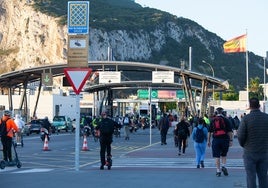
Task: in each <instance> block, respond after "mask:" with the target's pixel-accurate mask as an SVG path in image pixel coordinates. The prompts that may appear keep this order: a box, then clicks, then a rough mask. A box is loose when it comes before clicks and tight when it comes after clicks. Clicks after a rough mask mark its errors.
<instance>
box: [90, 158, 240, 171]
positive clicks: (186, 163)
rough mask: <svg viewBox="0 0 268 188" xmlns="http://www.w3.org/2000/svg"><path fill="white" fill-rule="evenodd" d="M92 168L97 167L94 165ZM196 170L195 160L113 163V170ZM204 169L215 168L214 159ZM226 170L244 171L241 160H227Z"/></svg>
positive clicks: (158, 159) (123, 161)
mask: <svg viewBox="0 0 268 188" xmlns="http://www.w3.org/2000/svg"><path fill="white" fill-rule="evenodd" d="M93 167H98V164H94V165H93ZM123 167H128V168H196V163H195V158H165V159H164V158H127V157H126V158H125V157H122V158H118V159H114V161H113V168H123ZM205 168H215V161H214V159H206V160H205ZM227 168H230V169H244V165H243V161H242V160H241V159H229V160H228V162H227Z"/></svg>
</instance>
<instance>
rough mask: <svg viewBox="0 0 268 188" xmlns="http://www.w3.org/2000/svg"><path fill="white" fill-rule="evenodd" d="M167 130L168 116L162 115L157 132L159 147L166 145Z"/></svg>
mask: <svg viewBox="0 0 268 188" xmlns="http://www.w3.org/2000/svg"><path fill="white" fill-rule="evenodd" d="M168 129H169V116H168V115H167V114H164V115H163V117H162V118H161V119H160V122H159V130H160V135H161V145H167V133H168Z"/></svg>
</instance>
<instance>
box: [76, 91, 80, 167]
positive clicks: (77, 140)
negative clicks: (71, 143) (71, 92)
mask: <svg viewBox="0 0 268 188" xmlns="http://www.w3.org/2000/svg"><path fill="white" fill-rule="evenodd" d="M79 138H80V96H79V95H76V116H75V170H76V171H79V152H80V150H79V146H80V143H79Z"/></svg>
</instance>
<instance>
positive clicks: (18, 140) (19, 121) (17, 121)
mask: <svg viewBox="0 0 268 188" xmlns="http://www.w3.org/2000/svg"><path fill="white" fill-rule="evenodd" d="M14 122H15V124H16V125H17V127H18V129H19V131H18V132H16V143H17V144H22V143H21V142H22V140H21V134H22V129H23V127H24V126H25V122H24V121H22V119H21V116H20V115H19V114H16V115H15V119H14Z"/></svg>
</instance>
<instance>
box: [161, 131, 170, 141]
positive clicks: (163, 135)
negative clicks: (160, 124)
mask: <svg viewBox="0 0 268 188" xmlns="http://www.w3.org/2000/svg"><path fill="white" fill-rule="evenodd" d="M167 132H168V130H167V129H161V131H160V134H161V143H162V144H166V143H167Z"/></svg>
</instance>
